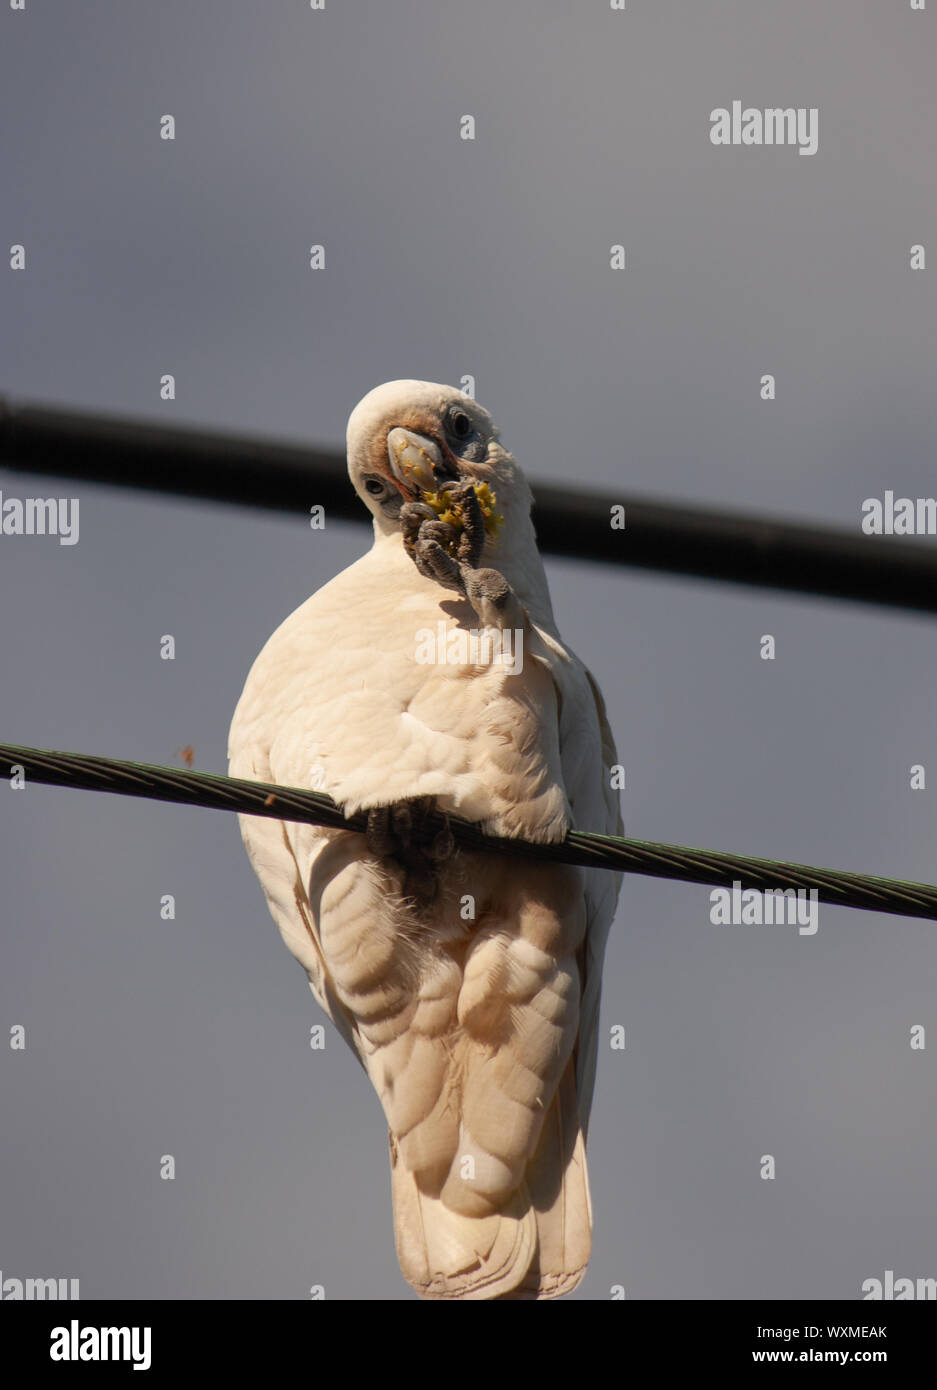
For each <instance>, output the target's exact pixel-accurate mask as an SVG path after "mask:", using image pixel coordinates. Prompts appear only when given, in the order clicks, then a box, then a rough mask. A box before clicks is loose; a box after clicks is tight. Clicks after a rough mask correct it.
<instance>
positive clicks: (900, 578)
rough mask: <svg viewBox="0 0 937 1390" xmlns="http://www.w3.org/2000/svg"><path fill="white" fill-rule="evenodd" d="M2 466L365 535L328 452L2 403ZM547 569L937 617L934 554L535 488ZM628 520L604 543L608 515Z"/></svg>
mask: <svg viewBox="0 0 937 1390" xmlns="http://www.w3.org/2000/svg"><path fill="white" fill-rule="evenodd" d="M0 465H2V466H4V467H7V468H11V469H16V470H18V471H19V472H24V473H41V474H47V475H51V476H57V477H61V478H75V479H82V480H84V481H86V482H97V483H107V484H110V485H117V486H120V487H132V488H144V489H147V490H151V491H156V492H164V493H171V494H173V495H175V496H182V497H203V498H209V499H211V500H212V501H216V502H230V503H237V504H239V505H241V506H249V507H264V508H267V509H272V510H275V511H289V512H295V513H299V514H305V515H308V512H309V508H310V507H311V506H314V505H317V504H318V505H321V506H322V507H324V508H325V512H326V515H327V516H333V517H337V518H339V519H341V520H346V521H360V522H363V521H366V520H367V519H368V514H367V512H366V511H365V508H364V507H363V505H362V504H361V502H360V501H359V499H358V498H357V497H356V496H355V493H354V490H353V489H352V486H351V484H350V482H349V481H348V475H347V473H346V470H345V460H344V457H343V455H342V454H341V453H340V452H338V451H337V450H333V449H321V448H315V447H312V446H309V445H304V444H283V443H277V442H274V441H271V440H263V439H251V438H244V437H240V436H235V435H225V434H214V433H211V432H209V431H202V430H190V429H169V428H167V427H165V426H161V425H152V424H144V423H139V422H137V421H133V420H118V419H111V418H109V417H107V416H99V415H92V414H85V413H81V412H77V411H61V410H48V409H46V408H44V407H40V406H30V405H15V404H13V403H12V402H10V401H4V400H3V398H0ZM534 497H535V505H534V522H535V525H536V528H537V536H538V540H539V544H540V549H541V550H542V551H544V553H547V554H552V555H564V556H569V557H574V558H576V559H579V560H591V561H599V562H602V563H605V564H617V565H628V566H632V567H637V568H640V569H647V570H659V571H663V572H666V573H670V574H681V575H693V576H695V577H697V578H704V579H717V580H722V581H726V582H731V583H735V584H746V585H757V586H759V587H761V588H768V589H781V590H785V591H789V592H797V593H805V594H820V595H824V596H826V597H828V598H838V599H850V600H853V601H855V602H861V603H876V604H884V605H887V606H889V607H892V608H905V609H912V610H916V611H918V612H923V613H937V547H934V546H930V545H927V544H920V543H919V542H915V541H913V540H912V541H908V540H892V539H889V538H888V537H886V536H864V535H862V534H861V533H860V531H859V525H858V523H859V517H858V515H857V517H856V529H855V531H846V530H836V529H827V528H821V527H813V526H800V525H796V524H793V523H789V522H781V521H771V520H766V519H765V518H763V517H754V516H745V515H741V514H732V513H724V512H717V511H709V510H705V509H703V508H695V507H679V506H672V505H669V504H665V503H657V502H651V501H648V500H647V499H646V498H640V497H632V496H630V495H624V494H614V495H613V494H611V493H609V494H606V495H598V494H595V493H583V492H580V491H578V490H573V489H567V488H559V487H553V486H551V485H548V484H545V483H537V484H535V485H534ZM619 505H621V506H624V508H625V529H624V530H612V527H611V524H610V523H611V509H612V507H614V506H619Z"/></svg>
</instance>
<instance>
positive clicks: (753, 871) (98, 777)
mask: <svg viewBox="0 0 937 1390" xmlns="http://www.w3.org/2000/svg"><path fill="white" fill-rule="evenodd" d="M0 764H3V765H6V766H8V767H9V769H10V773H11V774H12V772H13V769H14V768H15V767H16V766H17V765H18V766H20V767H22V768H23V770H24V774H25V779H26V782H27V784H28V783H29V782H39V783H44V784H46V785H50V786H57V787H79V788H83V789H84V790H86V791H99V792H113V793H116V794H118V795H121V796H136V797H145V798H146V799H147V800H152V801H169V802H173V803H176V804H180V805H186V806H205V807H210V808H213V809H215V810H220V811H237V812H240V813H242V814H246V815H252V816H265V817H268V818H270V819H273V820H281V821H300V822H304V823H307V824H310V825H323V826H327V827H330V828H332V829H337V830H351V831H358V832H362V831H363V830H364V829H365V827H366V824H367V815H366V814H365V813H359V814H358V815H355V816H350V817H347V818H346V817H345V816H344V815H343V814H342V812H341V810H340V808H339V807H338V806H336V804H335V802H334V801H332V799H331V798H330V797H328V796H324V795H323V794H322V793H321V792H313V791H305V790H303V789H302V788H299V787H281V786H277V785H275V784H272V783H267V782H249V781H245V780H243V779H242V778H236V777H221V776H218V775H216V774H214V773H208V772H191V771H188V770H183V769H182V768H170V767H154V766H152V765H150V764H146V763H133V762H125V761H123V760H121V759H117V758H96V757H85V756H83V755H81V754H78V753H60V752H53V751H51V750H49V749H44V748H22V747H19V746H18V745H16V744H10V743H4V744H0ZM443 824H444V818H443V817H442V816H441V815H438V814H436V815H433V816H431V817H429V818H428V821H427V829H428V830H429V831H430V832H432V831H433V830H434V829H441V828H442V826H443ZM448 824H449V826H450V827H451V829H452V833H453V836H454V838H455V840H456V842H457V843H458V844H459V845H460V846H462V848H464V849H469V850H475V851H489V852H492V853H496V854H509V855H513V856H515V857H521V858H525V859H541V860H543V859H546V860H551V861H552V862H554V863H564V864H580V865H582V866H583V867H586V868H597V869H613V870H620V871H622V872H624V873H634V874H644V875H647V876H649V877H651V878H669V879H677V880H680V881H681V882H684V883H706V884H710V885H712V886H714V887H724V888H731V887H732V885H733V884H734V883H736V882H738V883H740V884H741V887H742V889H743V890H746V889H752V888H754V889H757V890H759V891H766V890H778V889H781V890H783V889H787V888H794V889H800V888H803V889H807V890H810V889H815V890H816V892H817V901H818V902H823V903H830V904H832V905H834V906H837V907H856V908H866V909H868V910H870V911H874V912H888V913H893V914H895V915H897V916H903V917H925V918H928V919H929V920H937V887H934V886H933V885H931V884H929V883H904V882H901V881H900V880H897V879H888V878H873V877H871V876H869V875H868V874H855V873H843V872H841V871H839V870H836V869H818V868H814V867H812V866H810V865H808V864H791V863H786V862H784V861H782V860H774V859H753V858H750V857H749V856H747V855H741V854H722V853H719V852H718V851H715V850H701V849H689V848H687V847H686V846H684V845H664V844H654V843H651V842H648V841H644V840H630V839H624V838H620V837H618V836H614V835H598V834H593V833H590V832H587V831H571V832H570V833H569V835H567V837H566V839H565V840H564V841H562V842H560V843H557V844H548V845H544V844H533V843H531V842H529V841H527V840H518V839H505V838H499V837H497V836H493V835H484V834H482V832H481V831H480V830H479V828H478V826H477V825H474V824H472V823H471V822H469V821H464V820H462V819H460V818H458V817H455V816H450V817H449V818H448Z"/></svg>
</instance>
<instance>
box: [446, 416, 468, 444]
mask: <svg viewBox="0 0 937 1390" xmlns="http://www.w3.org/2000/svg"><path fill="white" fill-rule="evenodd" d="M449 430H450V432H451V433H452V434H454V435H455V437H456V439H468V437H469V435H470V434H471V433H472V422H471V420H470V419H469V417H468V416H467V415H466V413H465V411H464V410H453V411H452V413H451V414H450V416H449Z"/></svg>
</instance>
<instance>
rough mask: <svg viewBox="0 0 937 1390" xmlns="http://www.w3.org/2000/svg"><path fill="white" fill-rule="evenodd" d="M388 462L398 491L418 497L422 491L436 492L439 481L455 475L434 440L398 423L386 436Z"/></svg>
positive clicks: (454, 471)
mask: <svg viewBox="0 0 937 1390" xmlns="http://www.w3.org/2000/svg"><path fill="white" fill-rule="evenodd" d="M387 461H388V463H389V464H390V471H391V473H392V474H393V477H394V481H395V482H396V484H397V486H398V487H399V488H400V491H401V492H402V493H404V495H405V496H407V497H419V495H420V493H421V492H422V491H424V490H429V491H435V490H436V489H437V488H438V487H439V485H440V483H442V482H444V481H446V480H447V479H452V478H456V477H458V473H457V472H456V470H455V469H454V468H453V467H452V465H451V464H450V463H449V461H448V460H447V459H444V458H443V455H442V450H441V449H440V447H439V445H438V444H437V443H436V441H435V439H430V438H429V437H428V436H427V435H425V434H417V433H416V432H415V431H414V430H407V429H404V428H403V426H402V425H397V426H396V427H395V428H394V429H392V430H390V431H389V433H388V435H387Z"/></svg>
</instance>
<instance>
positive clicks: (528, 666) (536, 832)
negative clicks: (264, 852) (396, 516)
mask: <svg viewBox="0 0 937 1390" xmlns="http://www.w3.org/2000/svg"><path fill="white" fill-rule="evenodd" d="M564 665H565V666H569V665H570V659H569V657H568V656H567V655H566V654H565V652H564V650H563V648H562V647H561V646H559V644H558V643H557V642H556V641H555V639H550V638H547V637H546V636H545V634H542V633H540V632H539V631H538V630H537V629H536V628H535V627H533V626H530V625H528V628H527V630H526V631H524V630H518V631H511V632H508V633H502V632H501V631H500V630H497V629H482V628H479V627H478V619H477V618H476V617H475V614H474V612H473V611H472V609H471V608H470V606H469V605H468V603H467V602H465V601H464V600H461V599H460V598H459V597H458V596H456V595H447V594H446V592H445V591H444V590H441V589H440V587H439V586H438V585H435V584H433V583H431V582H430V581H428V580H426V579H424V578H423V577H422V576H421V575H419V574H418V573H417V572H416V570H415V569H414V567H413V566H412V564H411V563H410V561H409V559H407V557H406V556H405V555H404V553H403V550H402V547H392V546H382V547H380V548H376V550H374V551H371V552H369V553H368V554H367V555H366V556H364V557H363V558H362V559H361V560H359V561H358V562H357V563H356V564H355V565H352V566H351V567H350V568H349V569H347V570H345V571H343V572H342V573H341V574H339V575H338V576H337V577H336V578H335V579H334V580H332V581H331V582H330V583H329V584H327V585H325V587H324V588H322V589H320V590H319V591H318V592H317V593H315V594H313V596H312V597H311V598H310V599H308V600H307V601H306V602H305V603H304V604H302V605H301V607H299V608H298V609H297V610H296V611H295V612H294V613H293V614H292V615H291V616H290V617H289V618H287V619H286V621H285V622H284V623H283V624H281V626H280V627H279V628H278V629H277V631H276V632H275V633H274V634H273V636H272V637H271V638H270V640H269V642H268V643H267V645H266V646H265V648H264V649H263V651H262V652H261V654H260V656H259V657H258V659H257V661H256V662H255V664H254V667H253V669H252V671H251V674H250V676H249V678H248V681H247V684H246V686H245V689H244V693H243V695H242V697H241V702H240V704H239V706H238V710H237V713H236V714H235V720H234V725H233V726H232V741H234V738H235V736H236V737H237V739H238V741H239V742H241V743H244V744H247V745H251V746H252V751H253V756H254V762H255V768H254V771H253V775H254V776H256V777H258V778H261V779H269V780H272V781H276V782H279V783H282V784H290V785H294V786H301V787H311V788H313V789H315V790H319V791H324V792H327V793H328V794H329V795H330V796H331V797H332V798H333V799H334V800H335V801H336V802H338V803H339V804H340V805H341V806H342V807H343V808H344V809H345V811H346V813H347V814H353V813H354V812H356V811H359V810H366V809H369V808H371V807H373V806H378V805H386V804H388V803H391V802H395V801H401V800H405V799H408V798H411V797H421V796H434V797H436V798H437V804H438V806H439V808H440V809H441V810H444V811H448V812H451V813H454V814H457V815H461V816H464V817H466V818H467V819H469V820H472V821H478V822H480V823H482V824H483V825H484V827H485V829H486V830H488V831H490V832H491V833H494V834H503V835H512V834H523V835H524V836H525V837H527V838H532V839H542V840H556V839H561V838H562V836H563V834H564V833H565V831H566V830H567V829H568V827H569V818H570V808H569V804H568V800H567V796H566V792H565V787H564V781H563V769H562V761H561V757H560V747H559V702H558V696H557V684H556V681H557V675H558V673H559V676H560V678H561V679H562V678H563V677H564V676H566V675H567V672H565V671H564V670H563V669H562V668H563V666H564ZM251 726H254V727H253V728H252V727H251ZM271 733H272V735H273V738H272V743H270V746H269V748H268V749H264V748H263V746H262V745H263V741H264V734H266V735H267V736H268V738H269V735H270V734H271ZM265 763H266V766H264V764H265Z"/></svg>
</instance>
